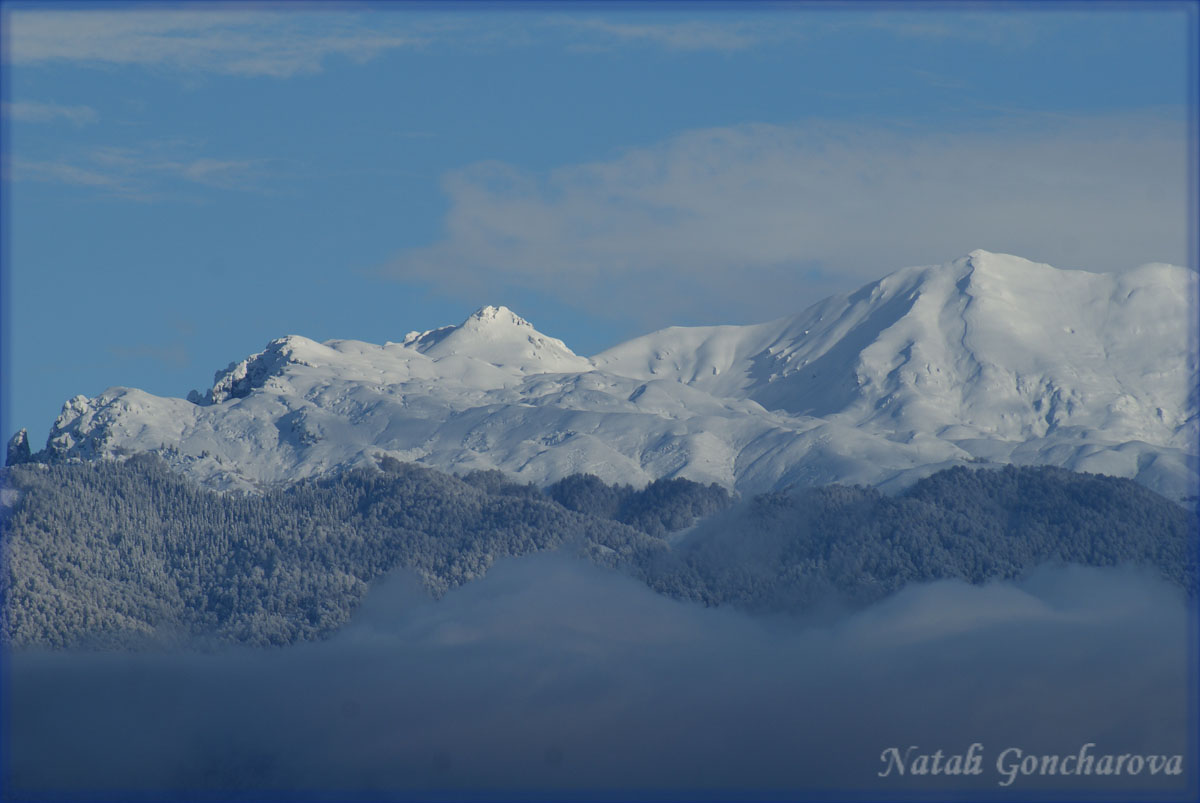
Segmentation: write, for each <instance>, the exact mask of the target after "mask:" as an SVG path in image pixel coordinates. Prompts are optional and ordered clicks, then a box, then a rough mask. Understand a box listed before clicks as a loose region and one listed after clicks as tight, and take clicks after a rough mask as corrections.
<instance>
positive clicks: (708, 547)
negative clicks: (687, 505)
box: [641, 466, 1197, 611]
mask: <svg viewBox="0 0 1200 803" xmlns="http://www.w3.org/2000/svg"><path fill="white" fill-rule="evenodd" d="M1196 526H1197V525H1196V519H1195V516H1194V514H1192V513H1190V512H1189V511H1187V510H1185V509H1184V508H1183V507H1181V506H1179V505H1177V504H1175V503H1173V502H1171V501H1169V500H1167V499H1164V498H1162V497H1161V496H1159V495H1157V494H1155V493H1154V492H1152V491H1149V490H1147V489H1146V488H1144V487H1142V486H1140V485H1138V484H1137V483H1134V482H1132V481H1131V480H1126V479H1119V478H1115V477H1106V476H1102V475H1097V474H1080V473H1076V472H1071V471H1067V470H1065V469H1059V468H1051V467H1024V468H1018V467H1015V466H1006V467H1004V468H1003V469H999V470H986V469H981V470H970V469H966V468H953V469H949V470H946V471H941V472H939V473H937V474H934V475H932V476H930V477H928V478H926V479H924V480H921V481H920V482H918V483H917V484H916V485H915V486H913V487H912V488H910V489H909V490H908V491H907V492H905V493H903V494H901V495H899V496H886V495H884V494H882V493H880V492H879V491H877V490H875V489H873V488H864V487H847V486H828V487H824V488H813V489H807V490H802V491H796V492H792V493H773V494H766V495H763V496H759V497H757V498H755V499H753V500H751V501H750V502H748V503H747V504H746V505H743V506H739V507H738V508H735V509H733V510H731V511H729V512H728V513H726V514H724V515H722V516H717V517H714V518H712V519H710V520H708V521H707V522H706V523H705V524H703V525H701V526H700V528H698V530H697V531H696V532H694V533H692V534H691V535H690V536H689V537H688V538H687V539H686V540H685V541H684V542H683V543H681V544H679V545H678V546H677V547H676V548H675V549H673V550H671V552H669V553H667V552H662V553H659V554H656V555H654V556H653V557H652V560H651V562H650V563H649V564H647V565H646V566H644V567H641V572H642V577H643V578H644V579H645V580H646V582H648V583H649V584H650V586H651V587H653V588H655V589H657V590H658V591H661V592H663V593H667V594H671V595H673V596H677V597H681V598H685V599H695V600H700V601H703V602H705V603H706V604H710V605H724V604H735V605H738V606H740V607H744V608H750V609H756V610H787V611H798V610H806V609H808V608H809V607H810V606H812V605H814V604H817V603H822V602H831V601H837V602H839V603H844V604H849V605H851V606H858V605H863V604H867V603H870V602H873V601H875V600H877V599H880V598H881V597H884V596H886V595H888V594H890V593H892V592H894V591H896V590H898V589H900V588H901V587H903V586H904V585H907V584H908V583H914V582H928V581H932V580H939V579H944V578H959V579H962V580H966V581H968V582H971V583H983V582H986V581H988V580H992V579H1012V578H1017V577H1021V576H1023V575H1024V574H1026V573H1027V572H1028V571H1029V570H1031V569H1032V568H1034V567H1036V566H1039V565H1042V564H1067V563H1073V564H1080V565H1086V566H1117V565H1135V566H1145V567H1150V568H1153V569H1154V570H1155V571H1157V572H1158V573H1159V574H1161V575H1162V576H1163V577H1165V578H1166V579H1168V580H1170V581H1171V582H1172V583H1174V584H1176V585H1178V586H1180V587H1181V588H1184V589H1187V590H1188V591H1189V593H1192V594H1194V593H1195V590H1196V582H1197V571H1196V555H1197V532H1196Z"/></svg>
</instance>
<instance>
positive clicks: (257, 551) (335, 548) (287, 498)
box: [0, 455, 728, 647]
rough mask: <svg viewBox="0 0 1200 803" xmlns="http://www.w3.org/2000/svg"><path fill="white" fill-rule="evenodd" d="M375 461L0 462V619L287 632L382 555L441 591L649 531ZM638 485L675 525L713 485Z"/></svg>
mask: <svg viewBox="0 0 1200 803" xmlns="http://www.w3.org/2000/svg"><path fill="white" fill-rule="evenodd" d="M381 467H382V470H378V471H377V470H372V469H362V470H356V471H351V472H347V473H344V474H341V475H340V476H337V477H335V478H332V479H323V480H316V481H305V482H300V483H296V484H295V485H292V486H290V487H288V488H286V489H284V490H277V491H272V492H269V493H266V494H263V495H245V494H218V493H215V492H212V491H208V490H205V489H202V488H200V487H198V486H196V485H194V484H193V483H191V482H190V481H188V480H186V479H184V478H183V477H180V476H179V475H177V474H175V473H173V472H171V471H169V470H168V469H167V468H166V465H165V464H164V463H163V462H162V461H161V460H159V459H158V458H156V457H153V456H149V455H146V456H137V457H134V458H131V459H130V460H128V461H125V462H112V461H101V462H93V463H74V464H59V465H50V466H46V465H41V464H30V465H22V466H17V467H14V468H9V469H6V470H5V472H4V484H5V486H6V487H7V488H9V489H10V491H9V493H10V495H11V493H12V492H13V491H15V492H16V494H17V498H16V501H15V504H14V505H13V507H12V508H11V510H10V511H9V512H8V514H7V515H6V516H5V522H4V545H5V551H6V553H7V560H6V564H5V567H4V574H3V578H2V582H3V592H4V599H5V605H4V611H3V621H2V624H0V627H2V628H3V629H2V631H0V632H2V634H3V637H4V639H5V640H6V641H11V642H12V643H14V644H19V645H31V644H40V645H48V646H54V647H65V646H73V645H88V644H94V645H113V644H128V645H135V644H143V643H149V642H155V641H160V640H163V639H166V640H168V641H170V640H173V639H182V638H189V639H190V638H196V637H208V638H215V639H218V640H232V641H237V642H243V643H249V644H286V643H290V642H292V641H296V640H299V639H307V638H313V637H318V636H321V635H323V634H327V633H329V632H331V631H332V630H334V629H336V628H337V627H338V626H340V625H341V624H343V623H344V622H345V621H346V619H347V618H348V616H349V614H350V612H351V611H352V610H353V609H354V607H355V605H356V604H357V603H358V601H359V600H360V599H361V598H362V596H363V594H364V593H365V592H366V589H367V584H368V583H369V582H370V581H371V580H373V579H375V578H377V577H379V576H380V575H382V574H384V573H386V572H388V571H391V570H393V569H396V568H400V567H404V568H408V569H412V570H414V571H415V572H416V573H417V574H418V575H419V576H420V577H421V578H422V579H423V580H424V581H425V583H426V585H427V586H428V587H429V589H430V590H431V592H432V593H434V594H441V593H443V592H445V591H446V590H447V589H449V588H451V587H453V586H456V585H458V584H460V583H464V582H467V581H469V580H471V579H473V578H475V577H478V576H480V575H481V574H483V573H484V572H486V571H487V569H488V567H489V566H490V565H491V564H492V562H493V561H494V560H495V559H496V558H500V557H504V556H509V555H523V554H526V553H529V552H534V551H537V550H542V549H548V548H554V547H558V546H560V545H563V544H569V545H571V547H572V548H575V549H578V550H580V551H581V552H582V553H583V554H585V555H587V556H589V557H590V558H592V559H593V560H594V561H596V562H598V563H601V564H606V565H616V564H617V563H623V564H626V563H627V564H631V565H640V564H641V563H644V562H645V561H647V560H648V555H649V554H650V553H652V552H654V551H656V550H661V549H662V548H664V545H663V542H662V541H661V540H659V539H657V538H652V537H650V536H649V535H647V534H646V533H645V532H643V531H641V530H638V529H635V528H634V527H630V526H627V525H624V524H620V523H618V522H615V521H612V520H609V519H607V518H601V517H596V516H585V515H580V514H578V513H575V512H572V511H570V510H567V509H566V508H564V507H562V506H561V505H559V504H557V503H555V502H554V501H552V500H550V499H548V498H546V497H545V496H543V495H542V494H541V493H540V492H539V491H538V490H537V489H536V488H534V487H532V486H525V485H518V484H514V483H511V482H507V481H506V480H504V478H503V475H501V474H500V473H499V472H477V473H474V474H470V475H467V476H466V477H464V478H462V479H459V478H456V477H452V476H449V475H446V474H442V473H441V472H438V471H434V470H431V469H425V468H421V467H418V466H414V465H409V464H402V463H399V462H397V461H395V460H390V459H386V458H385V459H384V460H383V461H382V462H381ZM652 489H653V490H652V491H650V492H656V493H658V494H660V495H664V498H666V499H668V504H666V505H665V506H664V509H666V510H671V511H674V512H673V514H672V515H673V516H675V518H674V519H673V521H675V522H676V523H677V524H681V525H683V526H686V524H690V523H691V519H690V518H688V517H687V516H686V515H685V516H683V517H682V518H679V516H680V513H679V511H680V510H682V509H683V508H686V507H687V502H686V499H687V498H688V497H689V496H694V495H699V496H702V497H703V498H704V499H709V498H710V497H711V496H712V494H713V490H712V489H706V488H704V487H703V486H699V485H697V484H696V483H690V482H687V481H686V480H675V481H670V482H669V483H666V484H665V485H664V484H658V487H657V488H654V486H652ZM642 493H646V492H642ZM716 493H717V495H718V496H719V497H720V498H723V499H725V500H727V499H728V497H727V495H725V493H724V492H723V491H720V490H716ZM670 500H674V501H675V502H677V504H672V503H671V501H670ZM704 509H705V510H707V509H709V508H708V507H705V508H704ZM649 521H650V522H651V526H652V528H653V529H655V531H656V532H661V531H662V525H661V524H660V523H659V520H658V519H656V518H654V517H649ZM685 522H686V524H684V523H685Z"/></svg>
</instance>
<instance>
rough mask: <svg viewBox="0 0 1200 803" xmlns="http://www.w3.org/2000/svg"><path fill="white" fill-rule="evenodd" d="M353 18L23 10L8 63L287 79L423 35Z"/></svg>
mask: <svg viewBox="0 0 1200 803" xmlns="http://www.w3.org/2000/svg"><path fill="white" fill-rule="evenodd" d="M393 19H396V17H395V16H391V15H388V16H384V15H373V16H372V17H371V23H372V24H371V25H367V24H365V23H364V22H362V21H361V20H359V18H358V17H356V16H354V15H347V14H344V13H342V14H336V15H335V14H331V13H328V12H325V13H321V12H318V13H310V12H300V11H294V10H281V11H278V12H264V11H259V10H249V9H247V10H237V9H235V10H225V9H221V8H219V7H218V8H217V9H214V8H211V7H210V8H203V7H200V8H196V9H187V10H184V9H180V8H166V9H154V10H143V9H135V10H128V9H113V10H109V9H106V10H71V11H60V10H56V11H42V10H22V11H14V12H11V13H10V15H9V31H8V40H9V46H8V48H7V53H6V55H7V58H8V61H9V62H11V63H13V64H20V65H30V64H44V63H51V62H64V61H70V62H90V63H98V64H113V65H122V64H125V65H128V64H136V65H145V66H160V67H172V68H178V69H184V70H194V71H207V72H217V73H228V74H238V75H256V76H272V77H280V78H282V77H287V76H291V75H296V74H299V73H313V72H319V71H320V70H321V69H322V67H323V65H324V63H325V61H326V60H327V59H328V58H329V57H331V56H341V57H345V58H349V59H351V60H354V61H357V62H363V61H367V60H370V59H372V58H374V57H376V56H378V55H379V54H381V53H384V52H386V51H388V50H392V49H396V48H410V47H417V46H420V45H421V44H422V43H423V41H424V40H423V39H422V38H421V37H419V36H415V35H411V34H408V33H406V32H404V31H402V30H393V29H392V27H391V26H388V25H383V24H380V23H385V22H387V21H390V20H393Z"/></svg>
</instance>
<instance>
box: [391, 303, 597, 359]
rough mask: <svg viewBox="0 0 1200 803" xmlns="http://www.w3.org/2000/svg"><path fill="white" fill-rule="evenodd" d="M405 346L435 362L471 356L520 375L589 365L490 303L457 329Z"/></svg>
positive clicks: (414, 339)
mask: <svg viewBox="0 0 1200 803" xmlns="http://www.w3.org/2000/svg"><path fill="white" fill-rule="evenodd" d="M404 344H405V345H406V346H409V347H411V348H414V349H416V350H417V351H419V352H421V353H422V354H424V355H425V356H427V357H430V358H431V359H434V360H439V359H442V358H445V357H451V356H459V357H473V358H475V359H478V360H482V361H484V362H487V363H491V364H492V365H495V366H507V367H510V368H516V369H517V370H519V371H520V372H522V373H526V372H529V371H533V372H541V371H584V370H588V369H589V368H590V366H591V363H590V362H589V361H588V360H587V359H586V358H584V357H580V356H578V355H576V354H575V352H573V351H571V350H570V349H569V348H567V345H566V344H565V343H563V342H562V341H561V340H558V339H556V338H553V337H549V336H547V335H544V334H542V333H541V332H539V331H538V330H537V329H535V328H534V326H533V324H531V323H530V322H529V321H527V320H525V319H524V318H522V317H521V316H520V315H517V314H516V313H515V312H513V311H512V310H511V309H509V308H508V307H504V306H494V305H491V304H489V305H488V306H485V307H480V308H479V309H477V310H476V311H475V312H473V313H471V315H470V316H468V317H467V319H466V320H465V321H463V322H462V323H461V324H459V325H458V326H443V327H441V328H440V329H432V330H430V331H428V332H424V333H422V334H420V335H417V334H415V333H412V334H409V335H408V336H407V337H405V339H404Z"/></svg>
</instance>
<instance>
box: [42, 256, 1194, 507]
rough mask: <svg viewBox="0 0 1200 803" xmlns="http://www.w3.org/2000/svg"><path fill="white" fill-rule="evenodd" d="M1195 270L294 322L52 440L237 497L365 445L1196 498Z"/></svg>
mask: <svg viewBox="0 0 1200 803" xmlns="http://www.w3.org/2000/svg"><path fill="white" fill-rule="evenodd" d="M1196 294H1197V280H1196V275H1195V274H1193V273H1191V272H1190V271H1187V270H1185V269H1183V268H1178V267H1173V266H1169V265H1158V264H1154V265H1144V266H1141V267H1137V268H1133V269H1130V270H1126V271H1123V272H1119V273H1111V274H1098V273H1090V272H1087V271H1079V270H1060V269H1057V268H1053V267H1051V266H1049V265H1042V264H1038V263H1034V262H1029V261H1027V260H1024V259H1020V258H1018V257H1013V256H1007V255H1002V254H992V253H988V252H985V251H974V252H972V253H970V254H968V255H966V256H964V257H962V258H960V259H957V260H954V261H952V262H949V263H946V264H944V265H937V266H925V267H915V268H906V269H903V270H900V271H897V272H895V273H893V274H891V275H889V276H886V277H884V278H882V279H880V280H878V281H875V282H871V283H869V284H867V285H865V286H864V287H862V288H860V289H859V290H857V291H855V292H853V293H848V294H845V295H840V296H834V297H831V298H829V299H826V300H824V301H822V302H820V303H818V304H815V305H812V306H811V307H809V308H807V309H805V310H803V311H801V312H799V313H798V314H797V315H794V316H789V317H786V318H781V319H779V320H776V321H770V322H768V323H763V324H757V325H753V326H712V327H688V328H684V327H672V328H669V329H664V330H662V331H659V332H654V333H651V334H648V335H645V336H643V337H640V338H636V339H634V340H631V341H628V342H626V343H623V344H621V345H619V346H616V347H614V348H612V349H609V350H608V351H605V352H603V353H601V354H599V355H596V356H595V357H594V358H592V359H590V360H589V359H587V358H585V357H581V356H579V355H576V354H575V353H573V352H572V351H571V350H570V349H569V348H568V347H567V346H566V345H565V344H564V343H563V342H562V341H560V340H557V339H555V338H552V337H548V336H546V335H544V334H542V333H540V332H538V331H537V330H536V329H535V328H534V327H533V326H532V325H531V324H530V323H529V322H528V321H525V320H524V319H522V318H521V317H519V316H518V315H516V314H515V313H513V312H512V311H511V310H509V309H507V308H505V307H491V306H489V307H484V308H482V309H480V310H479V311H478V312H476V313H474V314H473V315H471V316H470V317H469V318H467V320H465V321H463V322H462V323H461V324H459V325H457V326H446V327H442V328H439V329H434V330H430V331H427V332H421V333H417V332H413V333H410V334H409V335H407V336H405V337H404V338H403V340H402V341H401V342H399V343H385V344H383V345H381V346H380V345H374V344H369V343H361V342H358V341H351V340H333V341H329V342H326V343H324V344H321V343H316V342H314V341H312V340H309V339H307V338H304V337H299V336H296V335H292V336H289V337H284V338H280V339H278V340H274V341H272V342H271V343H269V344H268V345H267V347H266V349H264V350H263V351H262V352H260V353H258V354H255V355H252V356H251V357H248V358H247V359H245V360H243V361H241V362H238V363H233V364H231V365H230V366H229V367H228V368H226V369H225V370H224V371H220V372H218V373H217V375H216V377H215V379H214V382H213V387H212V388H211V389H210V390H209V391H207V392H206V393H205V394H203V395H201V394H198V393H194V394H193V395H192V396H190V402H189V401H185V400H182V399H163V398H158V397H154V396H151V395H149V394H146V393H143V392H141V391H137V390H133V389H127V388H110V389H109V390H107V391H105V392H104V393H102V394H101V395H100V396H98V397H96V398H95V399H87V398H85V397H82V396H80V397H76V398H75V399H72V400H70V401H68V402H67V404H66V405H64V408H63V412H62V414H61V415H60V416H59V418H58V420H57V421H56V422H55V424H54V427H53V429H52V431H51V433H50V438H49V441H48V446H47V450H48V453H49V455H50V456H51V457H55V458H81V459H95V458H100V457H110V456H119V455H122V454H128V453H131V452H137V451H147V450H149V451H156V452H160V453H161V454H163V456H164V457H165V458H166V459H167V460H168V462H170V463H171V464H172V465H174V466H176V467H177V468H178V469H180V470H182V471H184V472H186V473H188V474H189V475H191V476H193V477H195V478H196V479H198V480H200V481H202V482H206V483H209V484H211V485H214V486H216V487H222V488H239V487H240V488H246V487H257V486H260V485H262V484H270V483H275V482H283V481H288V480H293V479H296V478H298V477H303V476H311V475H314V474H319V473H322V472H325V471H329V470H333V469H336V468H339V467H344V466H348V465H353V464H357V463H360V462H365V461H369V460H372V459H373V458H374V456H375V455H377V454H379V453H385V454H389V455H393V456H395V457H397V458H399V459H405V460H418V461H420V462H423V463H426V464H429V465H432V466H435V467H438V468H442V469H446V470H466V469H471V468H499V469H501V470H504V471H506V472H509V473H511V474H515V475H516V476H517V477H518V478H522V479H527V480H529V481H532V482H537V483H545V482H550V481H553V480H555V479H557V478H559V477H562V476H564V475H566V474H570V473H574V472H579V471H588V472H592V473H595V474H597V475H599V476H601V477H602V478H604V479H606V480H609V481H621V482H634V483H641V482H646V481H649V480H651V479H654V478H656V477H663V476H685V477H689V478H692V479H696V480H700V481H706V482H708V481H715V482H720V483H722V484H725V485H727V486H731V487H736V488H738V489H740V490H743V491H756V490H764V489H769V488H777V487H782V486H786V485H789V484H793V483H799V484H817V483H825V482H835V481H840V482H863V483H870V484H880V485H883V486H885V487H899V486H901V485H903V484H905V483H907V482H909V481H911V480H912V479H915V478H916V477H918V476H921V475H923V474H927V473H930V472H932V471H935V470H937V469H940V468H944V467H947V466H950V465H954V464H958V463H963V462H976V463H979V462H996V463H1003V462H1016V463H1048V464H1052V465H1060V466H1065V467H1067V468H1072V469H1076V470H1083V471H1096V472H1100V473H1106V474H1114V475H1117V476H1126V477H1133V478H1136V479H1138V480H1139V481H1141V482H1143V483H1144V484H1146V485H1148V486H1150V487H1152V488H1155V489H1156V490H1159V491H1161V492H1163V493H1165V494H1167V495H1168V496H1172V497H1175V498H1183V497H1185V496H1189V495H1191V494H1194V493H1195V485H1196V482H1197V441H1198V439H1200V423H1198V415H1197V406H1198V405H1197V385H1198V384H1200V381H1198V379H1200V377H1198V364H1197V354H1196V345H1195V340H1194V338H1193V336H1192V334H1193V333H1192V331H1191V328H1192V326H1193V324H1192V320H1193V318H1192V316H1193V314H1194V308H1195V299H1196Z"/></svg>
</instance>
